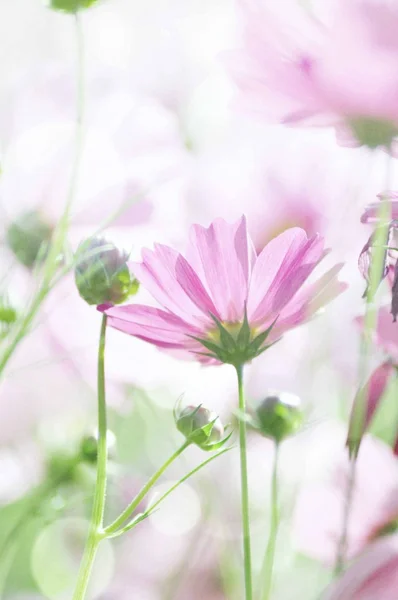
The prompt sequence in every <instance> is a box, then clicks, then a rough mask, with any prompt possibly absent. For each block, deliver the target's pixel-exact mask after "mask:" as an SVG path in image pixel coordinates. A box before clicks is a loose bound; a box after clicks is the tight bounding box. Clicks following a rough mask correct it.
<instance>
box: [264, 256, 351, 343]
mask: <svg viewBox="0 0 398 600" xmlns="http://www.w3.org/2000/svg"><path fill="white" fill-rule="evenodd" d="M342 267H343V265H342V264H341V263H340V264H338V265H335V266H334V267H332V268H331V269H329V271H327V272H326V273H325V274H324V275H322V277H320V278H319V279H318V280H317V281H315V282H314V283H313V284H311V285H308V286H306V287H305V288H303V289H302V290H300V291H299V292H298V293H297V294H296V295H295V296H294V297H293V299H292V300H291V301H290V302H289V304H288V305H287V306H285V308H284V309H283V310H282V312H281V314H280V317H279V318H278V320H277V322H276V326H275V328H274V330H273V331H272V336H273V337H280V335H281V334H282V333H283V332H284V331H286V330H288V329H291V328H292V327H297V326H298V325H301V324H302V323H304V322H305V321H308V319H310V318H311V317H312V316H313V315H314V314H315V313H316V312H317V311H318V310H319V309H320V308H322V307H323V306H326V304H329V302H331V301H332V300H334V299H335V298H337V296H339V295H340V294H341V293H342V292H343V291H344V290H345V289H347V284H346V283H342V282H340V281H338V280H337V275H338V273H339V271H340V270H341V269H342Z"/></svg>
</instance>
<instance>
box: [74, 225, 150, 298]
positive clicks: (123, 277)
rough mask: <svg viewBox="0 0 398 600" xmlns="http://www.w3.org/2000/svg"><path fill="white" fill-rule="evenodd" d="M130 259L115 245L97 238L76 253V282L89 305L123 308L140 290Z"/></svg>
mask: <svg viewBox="0 0 398 600" xmlns="http://www.w3.org/2000/svg"><path fill="white" fill-rule="evenodd" d="M127 260H128V255H127V254H126V253H125V252H123V251H121V250H119V249H118V248H117V247H116V246H115V245H114V244H112V242H108V241H107V240H105V239H104V238H101V237H94V238H90V239H88V240H86V241H84V242H81V243H80V245H79V247H78V249H77V252H76V266H75V282H76V286H77V289H78V290H79V294H80V296H81V297H82V298H83V300H85V301H86V302H87V303H88V304H97V305H98V304H108V303H111V304H120V303H121V302H124V301H125V300H127V298H128V297H129V296H131V295H132V294H135V293H136V292H137V290H138V285H139V284H138V281H137V280H136V279H134V277H133V275H132V274H131V273H130V269H129V267H128V265H127Z"/></svg>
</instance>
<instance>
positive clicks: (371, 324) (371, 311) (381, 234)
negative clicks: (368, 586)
mask: <svg viewBox="0 0 398 600" xmlns="http://www.w3.org/2000/svg"><path fill="white" fill-rule="evenodd" d="M387 161H388V162H387V167H386V184H385V191H388V190H389V188H390V176H391V165H392V159H391V156H390V155H388V157H387ZM390 217H391V207H390V203H389V201H388V199H387V198H385V197H384V198H382V200H381V202H380V206H379V210H378V211H377V216H376V222H377V223H380V225H379V226H378V227H377V228H376V230H375V232H374V237H373V244H372V245H373V257H372V261H371V264H370V273H369V285H368V289H367V294H366V306H365V316H364V325H363V329H362V335H361V345H360V364H359V389H361V390H362V394H366V393H367V388H366V377H367V372H368V368H369V358H370V353H371V349H372V342H373V340H372V338H373V334H374V332H375V330H376V327H377V314H378V306H377V303H376V302H375V296H376V292H377V289H378V287H379V284H380V281H381V279H382V274H383V264H384V256H385V253H386V252H387V249H386V247H387V237H388V225H389V221H390ZM357 406H358V408H357V411H356V414H355V417H354V419H355V420H354V422H353V429H352V437H353V439H354V440H358V441H359V442H358V448H357V449H356V451H354V452H353V454H352V456H351V460H350V471H349V476H348V481H347V488H346V493H345V503H344V511H343V524H342V531H341V536H340V539H339V543H338V547H337V556H336V564H335V569H334V573H335V575H339V574H340V573H341V572H342V570H343V569H344V565H345V561H346V553H347V543H348V528H349V522H350V517H351V512H352V500H353V495H354V494H353V492H354V488H355V479H356V464H357V456H358V450H359V443H360V440H361V438H362V432H363V426H364V422H365V418H366V398H364V401H362V399H360V401H359V402H358V405H357Z"/></svg>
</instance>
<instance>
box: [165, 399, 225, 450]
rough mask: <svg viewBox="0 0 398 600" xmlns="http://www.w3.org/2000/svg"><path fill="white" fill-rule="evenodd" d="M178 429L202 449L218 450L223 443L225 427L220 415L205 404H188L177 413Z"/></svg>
mask: <svg viewBox="0 0 398 600" xmlns="http://www.w3.org/2000/svg"><path fill="white" fill-rule="evenodd" d="M175 420H176V425H177V429H178V431H180V432H181V433H182V435H184V436H185V437H186V439H187V440H188V441H189V442H192V443H193V444H196V445H197V446H199V448H201V449H202V450H216V449H217V448H219V447H220V444H223V443H224V441H226V440H223V435H224V427H223V425H222V423H221V421H220V418H219V417H218V415H217V414H216V413H214V412H212V411H210V410H208V409H207V408H204V407H203V406H201V405H199V406H187V407H186V408H184V409H183V410H182V411H181V412H180V413H179V414H176V415H175Z"/></svg>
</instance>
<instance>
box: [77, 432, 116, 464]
mask: <svg viewBox="0 0 398 600" xmlns="http://www.w3.org/2000/svg"><path fill="white" fill-rule="evenodd" d="M106 442H107V449H108V457H109V458H114V456H115V446H116V438H115V435H114V433H113V432H112V431H110V430H109V429H108V430H107V432H106ZM97 456H98V437H97V435H94V434H91V435H86V436H84V437H83V439H82V440H81V442H80V457H81V459H82V460H83V461H84V462H88V463H96V462H97Z"/></svg>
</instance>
